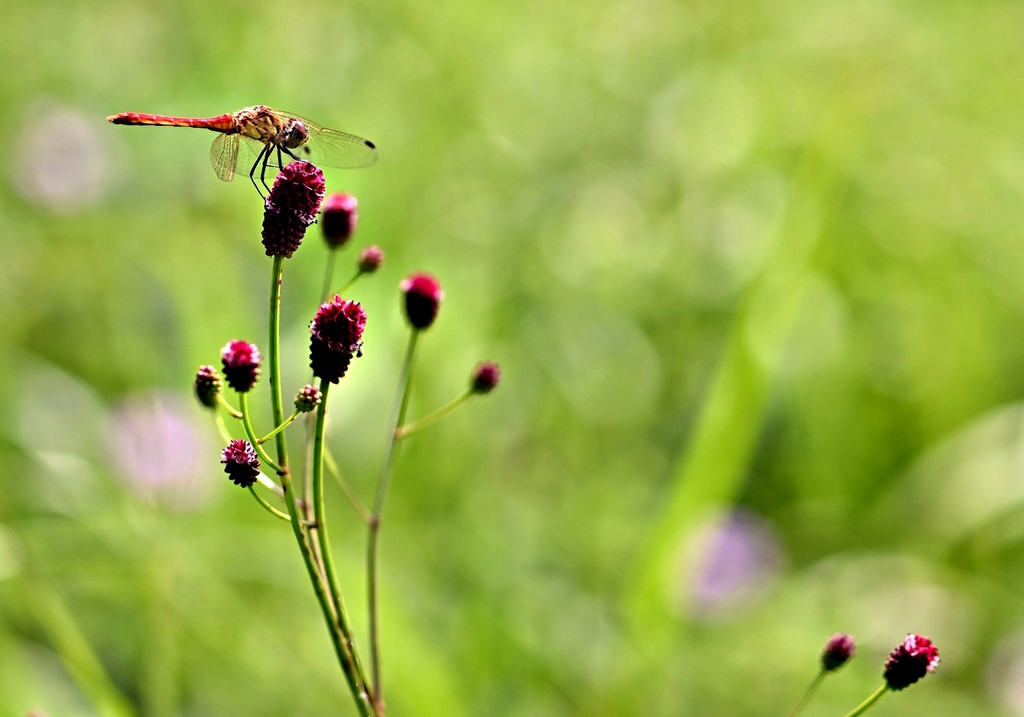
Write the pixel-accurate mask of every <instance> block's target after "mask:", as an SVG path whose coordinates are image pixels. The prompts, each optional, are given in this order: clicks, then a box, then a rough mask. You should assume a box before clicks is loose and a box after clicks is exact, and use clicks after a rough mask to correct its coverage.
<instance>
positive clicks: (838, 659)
mask: <svg viewBox="0 0 1024 717" xmlns="http://www.w3.org/2000/svg"><path fill="white" fill-rule="evenodd" d="M856 650H857V645H856V643H854V641H853V637H852V636H850V635H847V634H846V633H844V632H840V633H837V634H835V635H833V636H832V637H830V638H829V641H828V642H826V643H825V649H824V650H822V652H821V668H822V669H823V670H825V671H826V672H835V671H836V670H838V669H839V668H840V667H842V666H843V665H845V664H846V663H847V662H849V660H850V658H851V657H853V653H854V652H856Z"/></svg>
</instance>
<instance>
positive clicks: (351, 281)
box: [335, 269, 363, 296]
mask: <svg viewBox="0 0 1024 717" xmlns="http://www.w3.org/2000/svg"><path fill="white" fill-rule="evenodd" d="M362 275H363V272H362V271H360V270H359V269H356V273H355V274H353V276H352V278H351V279H349V280H348V281H346V282H345V283H344V285H342V287H341V288H340V289H338V290H337V291H336V292H335V293H336V294H338V295H339V296H344V295H345V292H346V291H348V290H349V289H351V288H352V287H353V286H355V285H356V282H357V281H359V278H360V277H361V276H362Z"/></svg>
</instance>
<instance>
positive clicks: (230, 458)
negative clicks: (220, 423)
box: [220, 441, 260, 488]
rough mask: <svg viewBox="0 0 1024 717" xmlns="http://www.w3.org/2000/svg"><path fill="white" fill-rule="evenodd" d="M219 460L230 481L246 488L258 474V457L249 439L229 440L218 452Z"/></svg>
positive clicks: (253, 481)
mask: <svg viewBox="0 0 1024 717" xmlns="http://www.w3.org/2000/svg"><path fill="white" fill-rule="evenodd" d="M220 462H221V463H223V464H224V472H225V473H227V474H228V477H229V478H230V479H231V482H232V483H234V484H235V485H240V486H242V487H243V488H248V487H249V486H251V485H252V484H253V483H255V482H256V478H257V477H259V474H260V459H259V457H258V456H257V455H256V451H255V450H254V449H253V447H252V444H251V443H249V441H231V443H229V444H228V446H227V448H225V449H224V450H223V451H221V453H220Z"/></svg>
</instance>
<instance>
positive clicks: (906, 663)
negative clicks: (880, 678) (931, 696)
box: [884, 635, 939, 690]
mask: <svg viewBox="0 0 1024 717" xmlns="http://www.w3.org/2000/svg"><path fill="white" fill-rule="evenodd" d="M938 665H939V648H938V647H936V646H935V645H934V643H932V641H931V640H929V639H928V638H927V637H924V636H923V635H907V637H906V639H905V640H904V641H903V642H902V643H901V644H899V645H897V646H896V649H895V650H893V651H892V652H891V653H889V659H888V660H886V661H885V673H884V676H885V683H886V684H887V685H888V686H889V689H890V690H902V689H904V688H906V687H909V686H910V685H912V684H914V683H915V682H917V681H918V680H920V679H921V678H922V677H924V676H925V675H927V674H928V673H929V672H935V668H936V667H938Z"/></svg>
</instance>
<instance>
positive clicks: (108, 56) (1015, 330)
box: [0, 0, 1024, 717]
mask: <svg viewBox="0 0 1024 717" xmlns="http://www.w3.org/2000/svg"><path fill="white" fill-rule="evenodd" d="M2 9H3V13H2V15H3V18H4V20H3V23H2V24H0V61H2V66H3V68H4V69H3V72H2V73H0V120H2V122H3V124H4V126H6V127H7V128H8V129H7V131H6V132H5V133H4V134H5V138H6V140H5V143H4V144H5V145H6V149H5V151H4V153H3V157H4V158H3V161H2V165H0V171H2V175H0V177H2V179H0V251H2V254H0V256H2V258H0V417H2V418H0V466H2V467H0V715H5V716H6V715H14V716H18V717H20V716H21V715H24V714H25V713H26V712H27V711H28V710H30V709H35V708H40V709H45V710H46V711H47V712H48V713H49V714H50V716H51V717H58V716H60V717H73V716H78V715H83V716H84V715H102V717H130V716H131V715H145V716H147V717H150V716H151V717H170V716H172V715H196V716H199V715H268V716H269V715H275V716H276V715H300V714H302V715H326V714H345V715H347V714H353V713H354V711H353V708H352V706H351V701H350V698H349V697H348V695H347V694H346V692H345V688H344V682H343V680H342V677H341V673H340V671H339V669H338V667H337V665H336V664H335V663H334V661H333V657H332V653H331V649H330V643H329V640H328V638H327V635H326V633H325V631H324V629H323V625H322V622H321V617H320V615H319V613H318V610H317V607H316V603H315V600H314V598H313V594H312V591H311V589H310V587H309V585H308V582H307V581H306V577H305V574H304V570H303V567H302V564H301V561H300V558H299V555H298V552H297V550H296V547H295V545H294V541H293V538H292V536H291V534H290V531H289V529H288V527H287V526H285V525H284V524H283V523H279V522H278V521H275V520H273V519H272V518H270V517H269V516H267V515H266V513H264V512H263V511H261V510H260V509H259V508H258V506H256V505H255V503H254V502H253V501H252V500H251V498H250V497H249V496H246V495H244V494H243V493H242V492H241V491H239V490H238V489H237V488H234V487H233V486H231V485H230V484H229V483H228V481H227V480H226V478H225V476H224V474H223V473H222V472H221V471H220V466H219V465H218V462H217V461H218V458H219V456H218V450H219V448H220V439H219V438H218V436H217V434H216V431H215V430H214V428H213V426H212V425H211V422H210V421H209V417H208V416H207V415H205V414H204V413H203V412H202V411H201V410H200V409H199V408H198V407H197V406H195V405H194V401H193V400H192V397H191V395H190V389H191V380H192V376H193V372H194V370H195V368H196V367H197V366H198V365H199V364H201V363H214V362H216V361H217V357H218V351H219V349H220V347H221V346H222V345H223V344H224V343H225V342H226V341H227V340H229V339H232V338H247V339H250V340H253V341H256V342H257V343H259V344H260V345H261V346H263V345H264V344H265V342H266V338H265V333H266V328H265V324H266V304H267V298H266V293H267V289H268V287H269V282H270V276H269V275H270V260H269V259H267V258H266V257H265V256H263V253H262V247H261V246H260V243H259V229H260V221H261V208H260V203H259V200H258V199H257V197H256V194H255V192H253V191H252V187H251V186H249V185H248V184H247V183H246V182H244V181H236V182H234V183H232V184H222V183H220V182H218V181H217V179H216V178H215V176H214V173H213V171H212V170H211V168H210V166H209V161H208V148H209V143H210V141H211V140H212V139H213V135H212V134H210V133H207V132H200V131H198V130H194V131H185V130H180V129H160V128H135V127H115V126H112V125H109V124H107V123H105V121H104V117H105V116H106V115H108V114H111V113H114V112H118V111H126V110H133V111H142V112H160V113H171V114H182V115H198V116H208V115H213V114H219V113H222V112H228V111H233V110H236V109H238V108H241V107H243V106H246V105H250V104H256V103H263V104H268V105H271V106H274V107H278V108H282V109H287V110H290V111H292V112H297V113H300V114H302V115H305V116H308V117H310V118H311V119H314V120H316V121H318V122H320V123H322V124H325V125H328V126H333V127H337V128H339V129H343V130H346V131H349V132H354V133H357V134H360V135H364V136H366V137H369V138H370V139H372V140H373V141H375V142H376V143H377V144H378V146H379V147H380V150H381V155H380V161H379V162H378V163H377V165H376V166H374V167H372V168H370V169H366V170H359V171H339V170H327V171H326V174H327V182H328V190H329V191H348V192H352V193H354V194H355V195H357V196H358V198H359V202H360V205H359V213H360V226H359V230H358V233H357V235H356V237H355V239H354V240H353V242H352V244H351V245H350V246H349V247H348V249H347V251H346V254H345V255H343V257H342V258H341V261H340V266H339V271H338V281H339V282H340V281H343V280H344V279H345V278H347V276H348V274H349V272H350V271H351V268H352V266H353V263H354V261H355V256H356V253H357V251H358V249H359V248H360V247H362V246H365V245H366V244H370V243H376V244H379V245H380V246H381V247H383V249H384V250H385V252H386V253H387V262H386V264H385V267H384V269H383V270H382V271H381V272H380V273H379V274H377V275H376V276H374V277H372V278H369V279H366V280H364V281H363V282H361V283H360V284H359V285H357V287H356V289H355V290H354V291H353V292H352V296H353V298H356V299H358V300H360V301H362V302H363V303H364V306H365V307H366V310H367V313H368V315H369V322H368V328H367V334H366V338H365V356H364V357H363V358H362V359H360V360H358V361H357V362H355V364H354V368H353V370H352V371H351V372H350V374H349V376H348V377H346V378H345V380H344V381H343V382H342V384H341V389H340V390H339V391H337V392H336V393H335V394H332V396H333V398H334V400H333V401H332V408H333V410H332V414H331V419H332V420H331V424H332V425H331V428H330V442H331V445H332V447H333V449H334V452H335V454H336V455H338V457H339V461H340V463H341V464H342V467H343V469H344V471H345V473H346V474H347V475H348V476H349V477H350V479H351V481H352V482H353V483H354V484H355V486H356V487H357V489H358V490H359V491H360V492H361V493H362V494H363V495H364V496H366V497H368V496H369V495H370V491H371V490H372V485H373V480H374V478H375V475H376V472H377V471H378V470H379V464H380V460H381V451H382V448H383V445H384V436H385V434H386V432H387V417H388V413H389V410H390V405H391V402H392V394H393V392H394V389H395V383H396V380H397V370H398V363H399V360H400V356H401V351H402V346H403V343H404V341H405V329H404V327H403V323H402V318H401V315H400V313H399V310H398V291H397V284H398V282H399V281H400V279H401V278H402V277H403V276H405V275H406V274H407V273H409V272H410V271H412V270H419V269H423V270H427V271H431V272H433V273H435V274H436V275H437V276H438V277H439V278H440V279H441V280H442V282H443V283H444V287H445V291H446V299H445V303H444V306H443V307H442V311H441V315H440V318H439V320H438V323H437V325H436V326H435V327H434V328H432V329H431V330H430V331H429V333H428V334H427V335H426V336H425V337H424V340H423V341H422V343H421V353H420V356H419V359H420V363H419V364H418V382H417V384H416V387H415V393H414V397H413V406H412V411H411V413H412V415H413V416H417V415H422V414H424V413H425V412H427V411H429V410H431V409H432V408H434V407H436V406H438V405H440V404H441V403H443V402H445V401H447V400H448V399H449V398H451V397H453V396H454V395H456V394H457V393H458V392H459V391H461V390H462V389H463V387H464V385H465V383H464V382H465V381H466V378H467V376H468V375H469V372H470V370H471V369H472V367H473V366H474V364H475V363H476V362H477V361H478V360H480V359H484V358H487V359H493V360H497V361H499V362H500V363H501V365H502V367H503V370H504V380H503V384H502V385H501V386H500V387H499V388H498V389H497V391H496V392H495V393H494V394H493V395H491V396H488V397H487V398H486V399H478V400H474V401H472V402H471V403H470V404H469V405H468V406H467V407H465V408H463V409H462V410H461V411H460V412H459V413H458V414H456V416H455V417H453V418H452V419H450V420H449V421H447V422H446V423H444V424H442V425H441V426H439V427H437V428H435V429H433V430H431V431H430V432H428V433H425V434H423V435H420V436H418V437H416V438H414V439H410V440H409V442H408V445H407V446H406V447H405V449H404V452H403V454H402V459H401V462H400V464H399V466H398V470H397V473H396V476H395V481H394V483H393V485H392V487H393V491H392V492H391V494H390V497H389V504H388V507H387V515H386V525H385V529H384V533H383V540H382V550H383V552H382V575H383V587H382V589H383V591H384V593H383V610H384V612H383V651H384V665H385V679H386V683H387V685H388V695H387V698H388V702H389V707H390V710H389V713H390V714H392V715H395V716H396V717H400V716H401V715H424V716H425V715H444V716H445V717H457V716H459V715H466V716H469V715H488V716H494V717H504V716H509V717H511V716H513V715H530V716H531V717H557V716H561V715H581V716H582V715H587V716H590V715H598V716H603V715H666V716H667V715H694V716H701V717H703V716H706V715H708V716H711V715H723V716H725V715H729V716H737V715H784V714H785V713H786V711H787V710H788V708H789V707H790V706H791V704H792V703H793V702H794V701H795V700H796V698H797V697H798V696H799V694H800V692H801V690H802V689H803V688H804V687H805V686H806V684H807V683H808V682H809V681H810V679H811V678H812V677H813V675H814V672H815V669H816V661H817V656H818V652H819V650H820V648H821V646H822V645H823V643H824V641H825V639H826V638H828V637H829V636H830V635H831V634H832V633H833V632H836V631H840V630H842V631H849V632H851V633H853V634H854V636H855V637H856V638H857V639H858V643H859V654H858V657H857V658H856V659H855V660H854V662H853V663H851V665H850V666H849V667H847V668H845V669H844V670H843V672H841V673H840V674H839V675H838V676H836V677H832V678H830V679H829V680H827V681H826V683H825V685H824V687H823V688H822V690H821V691H820V693H819V696H818V698H817V699H816V700H815V702H813V703H812V704H811V706H810V707H809V708H808V710H807V712H806V714H807V715H810V716H817V715H820V716H825V715H842V714H845V713H846V712H847V711H848V710H849V709H851V708H852V707H853V706H854V705H855V704H857V703H858V702H859V701H860V700H861V699H862V698H863V697H865V696H866V695H867V694H868V693H869V691H871V690H872V689H874V687H875V686H876V685H877V684H878V683H879V678H880V673H881V663H882V661H883V659H884V656H885V654H886V653H887V652H888V650H890V649H891V648H892V647H893V646H894V645H896V644H897V643H898V642H899V641H900V640H901V639H902V637H903V636H904V635H905V634H906V633H907V632H910V631H914V632H920V633H923V634H926V635H929V636H930V637H932V638H933V639H934V640H935V641H936V642H937V643H938V645H939V646H940V648H941V651H942V665H941V666H940V668H939V670H938V672H937V674H936V675H935V676H933V677H929V678H928V679H927V680H925V681H924V682H923V683H922V684H921V685H918V686H915V687H913V688H911V689H909V690H908V691H907V692H904V693H900V694H898V695H895V696H891V697H887V698H886V699H885V700H883V701H882V702H881V703H880V704H879V706H878V707H877V708H876V710H875V712H874V713H873V714H877V715H879V716H880V717H881V716H882V715H1024V598H1022V597H1021V595H1022V588H1024V404H1022V403H1021V400H1022V397H1024V282H1022V281H1021V276H1022V268H1024V202H1022V200H1024V133H1022V131H1021V130H1022V121H1021V119H1022V118H1021V111H1020V108H1021V106H1022V101H1024V49H1022V47H1024V46H1022V44H1021V37H1022V35H1024V5H1021V3H1019V2H1012V1H1010V0H978V1H976V2H970V3H964V2H954V1H953V0H928V1H924V0H888V1H885V0H817V1H816V2H811V1H810V0H735V1H733V2H712V1H711V0H676V1H673V0H591V1H590V2H576V3H557V2H533V1H529V0H528V1H526V2H522V1H520V2H509V1H507V0H494V1H492V2H488V3H481V2H470V1H468V0H445V1H443V2H437V3H421V2H411V1H409V0H404V1H403V0H397V1H385V2H379V1H378V2H371V1H370V0H353V1H352V2H346V3H328V2H306V3H295V4H292V3H274V4H270V3H252V2H238V1H237V0H227V1H224V2H205V1H204V2H200V1H199V0H195V1H192V2H179V3H174V4H171V3H157V2H139V1H137V0H133V1H130V2H129V1H128V0H123V1H120V2H110V1H107V0H97V1H95V2H80V3H64V2H53V1H52V0H36V1H35V2H32V3H15V2H13V1H12V0H6V2H4V3H3V8H2ZM325 256H326V250H325V247H324V244H323V242H322V240H321V238H320V235H319V230H318V228H316V227H313V229H312V230H311V231H310V234H309V235H308V236H307V239H306V242H305V244H304V246H303V248H302V249H301V250H300V251H299V252H298V254H297V255H296V256H295V258H293V259H291V260H289V262H288V264H287V268H286V275H285V289H284V337H283V340H284V345H285V364H286V375H285V384H286V387H291V388H287V390H286V392H290V390H293V389H294V388H297V387H298V386H300V385H301V384H302V383H303V382H304V380H305V368H304V367H305V363H304V360H305V351H306V335H307V334H306V327H307V324H308V321H309V319H310V318H311V316H312V313H313V310H314V308H315V305H316V301H317V295H318V292H319V287H320V281H321V276H322V271H323V263H324V258H325ZM267 396H268V394H267V391H266V387H265V386H262V387H261V388H260V389H259V390H258V391H257V393H256V395H255V398H254V403H255V404H257V405H258V406H259V407H260V410H261V411H262V413H261V414H259V423H260V424H261V425H262V426H264V427H266V428H267V429H268V430H269V417H268V415H267V414H268V412H267V410H266V403H267ZM293 436H294V438H295V441H296V443H295V445H297V444H298V442H300V441H301V431H299V430H296V431H295V433H294V434H293ZM327 498H328V502H329V509H330V513H331V518H332V521H333V523H332V538H333V539H334V542H335V543H336V552H337V555H336V557H337V558H338V559H339V561H340V563H341V568H342V573H343V575H342V582H343V583H344V587H345V592H346V598H347V602H348V603H349V605H350V607H351V610H352V612H353V617H354V620H355V623H356V628H357V632H358V633H359V635H360V637H361V638H363V640H364V641H365V609H364V605H363V602H364V601H363V589H364V588H363V578H362V555H363V545H364V542H363V541H364V531H363V529H362V528H361V526H360V524H359V521H358V519H357V518H356V516H355V515H354V514H353V513H352V512H351V511H350V510H349V509H348V506H347V505H345V503H344V500H343V498H342V496H341V494H340V492H339V491H337V490H335V487H334V486H333V485H329V486H328V496H327ZM364 648H365V642H364Z"/></svg>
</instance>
